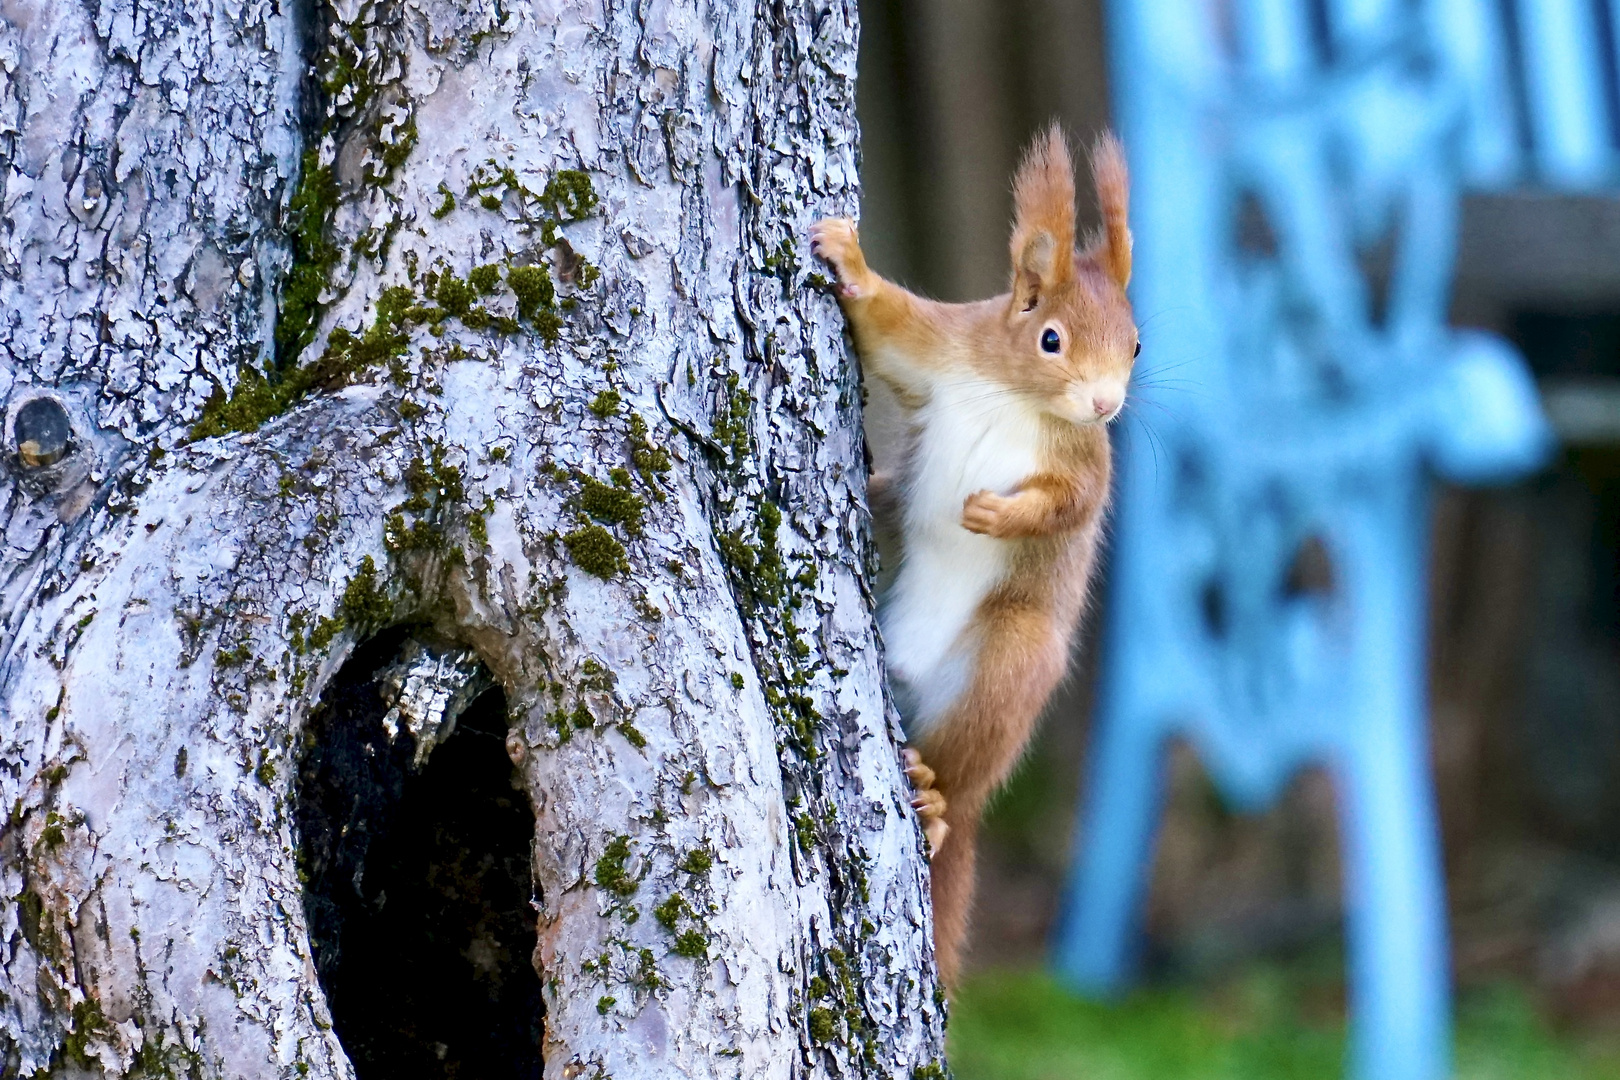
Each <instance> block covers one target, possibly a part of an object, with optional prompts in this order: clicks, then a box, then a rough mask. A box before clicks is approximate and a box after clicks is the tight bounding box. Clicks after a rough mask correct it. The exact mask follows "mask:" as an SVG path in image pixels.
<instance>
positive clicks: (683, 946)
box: [671, 928, 709, 960]
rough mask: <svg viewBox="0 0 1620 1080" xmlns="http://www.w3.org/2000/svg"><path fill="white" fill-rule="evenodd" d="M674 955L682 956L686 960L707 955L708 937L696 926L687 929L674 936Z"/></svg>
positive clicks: (698, 958)
mask: <svg viewBox="0 0 1620 1080" xmlns="http://www.w3.org/2000/svg"><path fill="white" fill-rule="evenodd" d="M671 951H673V952H674V953H675V955H676V956H684V957H686V958H687V959H688V960H702V959H704V958H706V957H707V956H708V955H709V939H708V938H707V937H706V936H704V934H703V932H702V931H701V930H698V929H696V928H694V929H691V930H687V931H686V932H684V933H682V934H680V935H679V936H677V937H676V938H675V945H674V946H673V948H672V950H671Z"/></svg>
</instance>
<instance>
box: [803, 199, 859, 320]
mask: <svg viewBox="0 0 1620 1080" xmlns="http://www.w3.org/2000/svg"><path fill="white" fill-rule="evenodd" d="M810 253H811V254H812V255H819V256H821V257H822V258H823V259H826V260H827V263H828V265H829V266H831V267H832V268H833V273H834V274H835V275H836V276H837V277H838V295H839V296H840V297H841V298H843V299H845V300H853V299H855V298H856V297H857V296H859V295H860V294H861V289H860V285H859V283H858V282H857V280H856V279H857V278H859V277H861V276H862V275H863V274H864V272H865V270H866V259H865V258H864V257H863V256H862V255H861V241H860V237H859V236H858V235H857V234H856V232H855V223H854V222H853V221H851V220H849V218H822V219H821V220H820V221H818V222H816V223H815V224H814V225H812V226H810Z"/></svg>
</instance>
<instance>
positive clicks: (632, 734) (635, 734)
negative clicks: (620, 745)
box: [619, 720, 647, 750]
mask: <svg viewBox="0 0 1620 1080" xmlns="http://www.w3.org/2000/svg"><path fill="white" fill-rule="evenodd" d="M619 734H621V735H623V736H624V738H625V741H626V742H628V743H629V744H630V745H631V746H633V747H635V748H636V749H637V750H645V749H647V736H645V735H643V734H642V733H641V729H640V728H638V727H636V725H634V724H632V723H631V722H630V721H628V720H625V721H622V722H621V723H620V724H619Z"/></svg>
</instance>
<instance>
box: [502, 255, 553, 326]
mask: <svg viewBox="0 0 1620 1080" xmlns="http://www.w3.org/2000/svg"><path fill="white" fill-rule="evenodd" d="M506 287H507V288H509V289H511V290H512V295H513V296H515V297H517V312H518V318H520V319H523V320H525V321H527V322H534V321H535V319H536V318H538V317H539V315H540V314H541V313H542V312H544V311H547V310H549V309H551V308H553V307H555V306H556V303H557V288H556V286H554V285H553V284H552V283H551V272H550V271H549V270H547V269H546V267H545V265H544V264H542V263H535V264H533V265H531V266H514V267H512V268H511V269H510V270H508V271H507V272H506ZM559 326H560V323H559Z"/></svg>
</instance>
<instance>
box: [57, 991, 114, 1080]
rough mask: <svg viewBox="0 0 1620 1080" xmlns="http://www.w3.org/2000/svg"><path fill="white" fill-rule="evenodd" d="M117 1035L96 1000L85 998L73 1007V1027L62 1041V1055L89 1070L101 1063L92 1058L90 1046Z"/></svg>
mask: <svg viewBox="0 0 1620 1080" xmlns="http://www.w3.org/2000/svg"><path fill="white" fill-rule="evenodd" d="M114 1034H115V1032H114V1029H113V1025H112V1023H111V1022H110V1021H109V1020H108V1019H107V1017H106V1016H105V1015H103V1014H102V1011H101V1006H100V1005H98V1004H97V1003H96V1000H95V999H94V998H85V999H84V1000H83V1001H79V1002H76V1003H75V1004H74V1006H73V1026H72V1028H71V1029H70V1030H69V1031H68V1033H67V1037H66V1038H64V1039H63V1040H62V1055H63V1056H64V1057H65V1058H66V1059H67V1060H69V1061H71V1062H73V1064H75V1065H77V1066H79V1067H80V1068H83V1069H88V1068H90V1067H91V1066H93V1065H99V1064H100V1062H99V1061H97V1060H95V1059H93V1058H92V1057H91V1056H90V1046H91V1044H92V1043H93V1042H95V1041H97V1040H108V1041H110V1040H111V1039H112V1038H113V1035H114Z"/></svg>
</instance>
